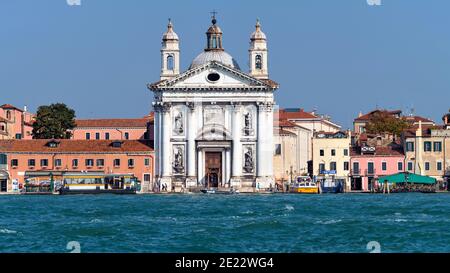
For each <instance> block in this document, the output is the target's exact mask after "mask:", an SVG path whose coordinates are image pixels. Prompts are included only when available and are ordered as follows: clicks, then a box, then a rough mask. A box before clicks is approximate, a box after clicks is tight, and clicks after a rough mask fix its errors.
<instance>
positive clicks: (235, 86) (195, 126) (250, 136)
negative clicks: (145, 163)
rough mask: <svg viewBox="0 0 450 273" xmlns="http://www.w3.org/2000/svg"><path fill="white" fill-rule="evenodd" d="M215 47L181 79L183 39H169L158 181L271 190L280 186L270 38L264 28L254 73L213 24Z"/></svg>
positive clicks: (157, 102) (172, 186)
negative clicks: (241, 62)
mask: <svg viewBox="0 0 450 273" xmlns="http://www.w3.org/2000/svg"><path fill="white" fill-rule="evenodd" d="M206 36H207V46H206V48H205V50H204V52H202V53H201V54H200V55H198V56H197V57H196V58H195V59H194V60H193V62H192V63H191V65H190V67H189V69H188V70H187V71H185V72H182V73H180V61H179V60H180V50H179V38H178V35H177V34H176V33H175V32H174V31H173V26H172V23H171V22H169V25H168V29H167V32H166V33H164V35H163V42H162V49H161V60H162V61H161V63H162V65H161V76H160V81H158V82H156V83H153V84H149V85H148V87H149V89H150V90H152V91H153V92H154V102H153V108H154V111H155V123H154V124H155V131H154V132H155V145H154V146H155V153H156V158H155V176H156V177H155V178H156V181H157V185H159V187H160V188H162V186H163V185H164V186H167V189H168V190H169V191H170V190H175V191H180V190H183V189H190V188H191V189H193V188H197V189H198V188H202V187H219V188H221V187H224V188H227V187H233V188H236V189H240V190H241V191H255V190H260V189H261V190H263V189H265V188H269V187H271V186H275V184H274V176H273V152H274V143H273V106H274V91H275V90H276V89H277V88H278V84H277V83H275V82H274V81H272V80H270V79H269V78H268V69H267V44H266V36H265V35H264V33H263V32H262V31H261V29H260V24H259V22H257V24H256V30H255V32H253V34H252V35H251V38H250V41H251V42H250V49H249V58H250V61H249V63H250V71H249V73H245V72H243V71H241V69H240V67H239V65H238V64H237V62H236V61H235V60H234V59H233V58H232V57H231V56H230V55H229V54H228V53H227V52H225V50H224V49H223V45H222V31H221V29H220V28H219V26H218V25H217V22H216V19H215V18H213V20H212V25H211V26H210V27H209V29H208V31H207V33H206Z"/></svg>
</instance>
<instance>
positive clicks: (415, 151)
mask: <svg viewBox="0 0 450 273" xmlns="http://www.w3.org/2000/svg"><path fill="white" fill-rule="evenodd" d="M449 139H450V129H447V128H445V127H443V126H423V125H422V123H419V125H418V126H416V127H414V128H412V129H410V130H406V131H405V132H404V133H403V134H402V141H403V145H404V150H405V164H406V171H407V172H411V173H415V174H420V175H427V176H431V177H433V178H436V179H437V180H438V181H439V182H441V181H443V180H444V174H445V170H446V168H448V167H446V166H448V163H449V162H448V156H446V154H447V151H446V150H448V148H446V147H445V146H446V144H448V143H449Z"/></svg>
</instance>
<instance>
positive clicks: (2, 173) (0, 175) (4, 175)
mask: <svg viewBox="0 0 450 273" xmlns="http://www.w3.org/2000/svg"><path fill="white" fill-rule="evenodd" d="M8 177H9V175H8V173H7V172H6V171H3V170H0V178H1V179H8Z"/></svg>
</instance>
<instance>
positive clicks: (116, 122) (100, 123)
mask: <svg viewBox="0 0 450 273" xmlns="http://www.w3.org/2000/svg"><path fill="white" fill-rule="evenodd" d="M148 122H150V118H149V117H147V118H129V119H125V118H124V119H77V120H75V123H76V125H77V126H76V127H82V128H86V127H95V128H105V127H106V128H130V127H131V128H136V127H138V128H140V127H143V128H147V123H148Z"/></svg>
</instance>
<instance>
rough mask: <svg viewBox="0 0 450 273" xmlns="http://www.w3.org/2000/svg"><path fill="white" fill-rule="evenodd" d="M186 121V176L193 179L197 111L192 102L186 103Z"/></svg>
mask: <svg viewBox="0 0 450 273" xmlns="http://www.w3.org/2000/svg"><path fill="white" fill-rule="evenodd" d="M188 108H189V109H188V121H187V130H188V141H187V159H188V160H187V168H188V172H187V175H188V178H189V179H195V178H196V171H195V167H196V160H195V154H196V151H195V150H196V149H195V138H196V133H197V115H196V113H197V111H195V105H194V103H189V104H188Z"/></svg>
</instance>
